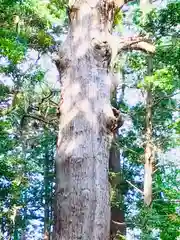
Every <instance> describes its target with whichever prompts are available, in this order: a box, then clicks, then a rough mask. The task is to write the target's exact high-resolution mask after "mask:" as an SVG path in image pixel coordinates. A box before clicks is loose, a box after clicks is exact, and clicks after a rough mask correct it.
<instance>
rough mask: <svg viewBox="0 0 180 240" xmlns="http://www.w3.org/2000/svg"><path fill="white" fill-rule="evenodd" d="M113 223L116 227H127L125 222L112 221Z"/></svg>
mask: <svg viewBox="0 0 180 240" xmlns="http://www.w3.org/2000/svg"><path fill="white" fill-rule="evenodd" d="M111 221H112V223H114V224H115V225H116V226H119V227H120V226H124V225H126V223H125V222H116V221H113V220H111Z"/></svg>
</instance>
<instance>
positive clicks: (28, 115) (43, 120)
mask: <svg viewBox="0 0 180 240" xmlns="http://www.w3.org/2000/svg"><path fill="white" fill-rule="evenodd" d="M25 118H33V119H35V120H38V121H40V122H43V123H45V124H51V125H53V123H52V121H54V120H55V119H51V120H49V121H46V120H45V119H44V118H43V117H42V116H38V115H31V114H25V115H24V116H23V117H22V119H21V124H20V125H21V126H22V125H23V121H24V119H25Z"/></svg>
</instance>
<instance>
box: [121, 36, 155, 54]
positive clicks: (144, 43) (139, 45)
mask: <svg viewBox="0 0 180 240" xmlns="http://www.w3.org/2000/svg"><path fill="white" fill-rule="evenodd" d="M132 50H140V51H143V52H145V53H155V46H154V44H153V42H152V41H151V40H150V39H148V38H147V37H140V36H136V37H130V38H121V39H120V42H119V47H118V53H121V52H122V51H132Z"/></svg>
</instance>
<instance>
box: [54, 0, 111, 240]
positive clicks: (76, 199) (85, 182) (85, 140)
mask: <svg viewBox="0 0 180 240" xmlns="http://www.w3.org/2000/svg"><path fill="white" fill-rule="evenodd" d="M111 3H112V2H110V1H102V0H94V1H92V0H91V1H90V0H89V1H83V0H81V1H79V2H78V3H75V4H74V5H73V6H71V9H70V12H71V14H70V29H69V34H68V36H67V39H66V41H65V43H64V46H63V49H62V51H61V52H60V53H59V57H60V59H59V71H60V73H61V84H62V86H61V89H62V99H61V104H60V106H59V109H60V113H61V117H60V125H59V136H58V143H57V155H56V166H57V169H56V171H57V176H56V177H57V185H56V203H55V212H56V213H55V215H56V216H55V226H54V236H53V239H54V240H60V239H61V240H77V239H86V240H99V239H103V240H108V239H109V233H110V199H109V184H108V163H109V147H110V143H111V138H112V133H111V131H110V128H111V125H112V123H113V122H114V121H115V117H114V116H113V112H112V109H111V105H110V88H111V78H110V75H109V73H108V66H109V61H110V59H111V47H110V45H109V43H108V40H107V39H108V37H109V35H110V33H109V30H110V29H109V28H110V26H111V25H112V19H113V11H114V5H113V4H111ZM111 15H112V16H111Z"/></svg>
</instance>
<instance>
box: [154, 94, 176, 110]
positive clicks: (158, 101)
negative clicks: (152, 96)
mask: <svg viewBox="0 0 180 240" xmlns="http://www.w3.org/2000/svg"><path fill="white" fill-rule="evenodd" d="M178 94H180V91H178V92H175V93H172V94H169V95H167V96H164V97H162V98H158V99H157V100H156V102H154V103H153V105H152V107H154V106H155V105H157V104H158V103H160V102H161V101H163V100H165V99H169V98H171V97H174V96H175V95H178Z"/></svg>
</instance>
